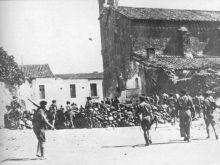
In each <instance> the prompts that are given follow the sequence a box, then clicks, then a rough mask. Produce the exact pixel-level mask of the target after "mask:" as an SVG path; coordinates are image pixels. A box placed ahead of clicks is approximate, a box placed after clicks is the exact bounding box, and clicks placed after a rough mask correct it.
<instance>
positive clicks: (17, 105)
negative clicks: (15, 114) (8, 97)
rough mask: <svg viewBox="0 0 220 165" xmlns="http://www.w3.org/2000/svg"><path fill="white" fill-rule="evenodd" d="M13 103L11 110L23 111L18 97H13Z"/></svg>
mask: <svg viewBox="0 0 220 165" xmlns="http://www.w3.org/2000/svg"><path fill="white" fill-rule="evenodd" d="M12 99H13V100H12V102H11V108H12V110H14V111H16V110H20V109H21V105H20V103H19V102H18V98H17V97H16V96H13V97H12Z"/></svg>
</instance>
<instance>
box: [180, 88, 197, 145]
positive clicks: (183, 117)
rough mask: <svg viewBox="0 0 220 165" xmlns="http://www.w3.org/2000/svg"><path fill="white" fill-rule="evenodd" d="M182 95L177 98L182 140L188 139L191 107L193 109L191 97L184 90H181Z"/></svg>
mask: <svg viewBox="0 0 220 165" xmlns="http://www.w3.org/2000/svg"><path fill="white" fill-rule="evenodd" d="M181 94H182V96H181V97H180V98H179V100H178V106H179V108H178V109H179V117H180V135H181V137H184V141H188V142H189V141H190V126H191V121H192V117H191V109H194V110H195V107H194V104H193V101H192V98H191V97H189V95H187V92H186V90H182V92H181Z"/></svg>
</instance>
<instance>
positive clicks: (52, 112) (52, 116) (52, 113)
mask: <svg viewBox="0 0 220 165" xmlns="http://www.w3.org/2000/svg"><path fill="white" fill-rule="evenodd" d="M56 112H57V105H56V100H52V104H51V106H50V108H49V114H48V119H49V122H50V124H52V125H53V126H54V124H55V117H56Z"/></svg>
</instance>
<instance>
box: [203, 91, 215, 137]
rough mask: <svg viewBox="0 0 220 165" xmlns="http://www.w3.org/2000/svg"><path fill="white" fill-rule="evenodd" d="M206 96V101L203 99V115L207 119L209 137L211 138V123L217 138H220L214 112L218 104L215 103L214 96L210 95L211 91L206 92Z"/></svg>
mask: <svg viewBox="0 0 220 165" xmlns="http://www.w3.org/2000/svg"><path fill="white" fill-rule="evenodd" d="M203 96H204V101H203V117H204V120H205V125H206V131H207V134H208V136H207V138H210V135H209V125H210V124H211V126H212V128H213V130H214V133H215V138H216V139H218V135H217V133H216V130H215V124H216V123H215V119H214V115H213V112H214V110H215V109H216V108H217V105H216V103H215V100H214V99H213V97H212V96H210V92H206V93H204V94H203Z"/></svg>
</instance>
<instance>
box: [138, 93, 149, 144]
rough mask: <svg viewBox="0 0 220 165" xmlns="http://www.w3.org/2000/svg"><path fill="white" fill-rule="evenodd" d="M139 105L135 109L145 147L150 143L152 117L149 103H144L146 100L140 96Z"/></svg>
mask: <svg viewBox="0 0 220 165" xmlns="http://www.w3.org/2000/svg"><path fill="white" fill-rule="evenodd" d="M139 99H140V104H139V105H138V107H137V110H138V114H139V118H140V121H141V128H142V130H143V132H144V139H145V142H146V146H148V145H150V144H151V143H152V141H151V137H150V129H151V125H152V124H153V123H152V121H153V115H152V112H151V106H150V104H149V103H147V102H145V100H146V98H145V97H144V96H140V97H139Z"/></svg>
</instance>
